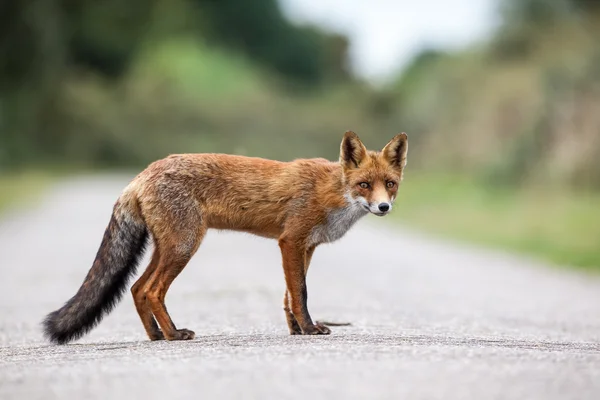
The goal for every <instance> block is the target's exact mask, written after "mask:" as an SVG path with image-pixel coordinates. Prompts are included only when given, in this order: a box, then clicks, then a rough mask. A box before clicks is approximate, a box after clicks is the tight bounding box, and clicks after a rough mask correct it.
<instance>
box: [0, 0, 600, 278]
mask: <svg viewBox="0 0 600 400" xmlns="http://www.w3.org/2000/svg"><path fill="white" fill-rule="evenodd" d="M489 2H490V3H493V4H492V5H491V7H493V9H494V18H491V19H489V21H486V22H485V24H487V25H489V29H487V31H486V32H488V33H487V34H486V35H484V36H483V35H482V37H479V38H474V39H475V40H473V41H471V42H469V43H468V44H467V45H464V46H460V47H456V46H454V47H452V46H449V47H448V46H446V47H445V46H437V45H431V44H427V43H414V44H412V45H413V47H414V48H415V49H417V50H415V51H414V52H413V53H411V56H410V58H409V59H403V60H401V61H402V62H401V63H399V65H398V66H397V68H396V69H395V70H392V72H389V73H388V74H387V75H386V76H385V79H372V77H370V76H367V75H368V74H364V73H362V74H361V73H360V71H357V68H356V65H354V64H356V63H357V60H358V63H359V64H360V62H368V61H369V57H370V56H369V54H367V53H365V54H361V53H360V51H359V52H356V51H355V52H354V53H352V48H353V46H354V44H353V42H352V39H351V37H354V36H352V35H349V34H348V32H355V31H356V32H360V28H361V27H362V25H361V20H360V19H358V20H357V21H356V25H350V26H346V28H347V29H346V30H345V31H344V30H343V29H336V28H337V27H338V26H339V24H337V25H336V24H335V23H331V24H328V22H327V20H324V19H321V20H315V21H312V22H311V21H306V20H303V21H301V22H299V20H297V19H296V20H295V19H293V18H290V16H289V13H286V12H285V10H287V9H290V8H289V4H287V5H286V4H285V3H286V2H285V1H284V2H283V3H279V2H277V1H276V0H252V1H251V0H219V1H217V0H147V1H144V0H129V1H119V0H101V1H100V0H78V1H76V0H47V1H5V2H1V3H0V188H1V191H0V207H4V206H6V205H8V204H10V203H15V202H16V201H19V200H20V199H23V198H25V197H26V196H27V195H28V194H29V195H30V194H31V193H35V192H36V191H39V190H40V188H43V187H44V186H45V184H46V183H47V182H49V181H51V180H52V179H54V178H55V177H56V175H58V176H60V175H61V174H64V173H72V172H78V173H79V172H81V171H86V172H90V171H95V170H105V169H128V170H132V171H137V170H139V169H141V168H143V167H144V166H145V165H147V164H148V163H150V162H152V161H153V160H155V159H158V158H162V157H165V156H166V155H168V154H170V153H178V152H227V153H236V154H245V155H253V156H262V157H269V158H277V159H281V160H291V159H293V158H298V157H326V158H329V159H332V160H333V159H336V158H337V155H338V149H339V142H340V139H341V137H342V135H343V132H344V131H345V130H347V129H352V130H354V131H356V132H357V133H358V134H359V135H360V136H361V138H362V139H363V141H364V142H365V143H366V145H367V147H369V148H380V147H382V146H383V145H384V144H385V143H386V142H387V141H388V140H389V139H390V138H391V137H392V136H393V135H394V134H396V133H398V132H401V131H406V132H407V133H408V134H409V137H410V151H409V165H408V169H407V172H406V179H405V182H404V183H403V187H402V189H401V195H400V197H399V199H398V205H399V206H400V207H397V208H396V211H395V212H394V215H395V216H394V217H393V218H392V220H391V221H390V222H391V223H393V224H399V225H401V224H404V225H408V226H411V227H414V228H418V229H423V230H425V231H428V232H433V233H436V234H440V235H444V236H447V237H451V238H458V239H461V240H467V241H471V242H474V243H478V244H483V245H487V246H492V247H497V248H501V249H508V250H510V251H518V252H522V253H524V254H529V255H533V256H536V257H540V258H542V259H545V260H548V261H551V262H555V263H557V264H560V265H568V266H576V267H584V268H588V269H589V270H600V194H599V189H600V2H598V1H595V0H498V1H493V0H489ZM295 3H298V4H300V3H302V0H296V1H295ZM308 3H310V4H309V5H312V6H315V4H318V2H314V1H310V2H308ZM308 3H307V4H308ZM325 3H327V2H324V4H325ZM358 3H361V2H357V3H356V4H354V5H353V3H352V2H346V3H344V6H343V7H344V10H348V9H350V10H351V9H352V7H358ZM402 3H403V2H398V4H397V5H395V6H393V7H392V6H390V4H391V3H390V2H377V1H375V2H372V4H371V5H365V4H366V3H365V4H362V3H361V7H363V8H364V7H371V8H376V7H381V8H380V9H374V10H371V11H374V12H375V11H377V12H380V13H381V15H382V16H383V15H386V16H387V17H388V18H395V19H396V20H397V23H398V24H403V20H404V19H406V18H413V17H414V16H411V15H404V14H403V10H404V8H403V7H404V6H403V5H402ZM404 3H406V7H407V8H406V9H407V10H408V9H409V8H410V6H409V5H408V2H404ZM441 3H442V1H441V0H440V4H441ZM298 4H296V5H295V6H294V7H298ZM386 4H387V6H386ZM284 6H286V7H287V8H285V9H284ZM300 6H301V4H300ZM386 7H388V9H386ZM467 7H468V5H467ZM435 11H436V9H435V8H431V9H430V12H431V14H432V16H433V14H434V13H435ZM437 11H438V14H439V13H440V10H437ZM340 13H341V10H340ZM335 15H336V12H331V18H332V20H335V18H334V17H335ZM340 15H341V14H340ZM365 16H366V14H365ZM419 16H420V18H422V19H425V20H426V19H427V18H429V16H428V15H427V14H423V13H421V14H420V15H419ZM443 17H444V18H447V19H452V18H455V17H456V16H455V15H454V14H452V12H450V13H446V14H445V15H443ZM432 18H433V17H432ZM365 22H366V19H365ZM457 22H458V24H459V25H460V24H463V23H464V25H465V26H466V25H468V23H469V21H467V20H465V21H457ZM471 22H472V21H471ZM440 29H442V28H440ZM442 33H443V32H442ZM393 35H397V33H395V32H394V31H390V32H388V33H384V34H382V37H381V38H377V37H375V38H373V37H370V38H369V40H371V41H372V43H367V48H368V46H369V45H372V46H380V47H381V46H388V47H390V48H389V51H390V52H392V50H393V49H392V48H391V46H392V45H389V44H386V43H394V41H393V40H392V41H391V42H389V41H388V42H386V41H385V40H383V39H394V37H393ZM380 39H381V40H380ZM407 40H409V39H407ZM363 47H364V46H363ZM383 51H384V52H385V51H386V50H385V49H383ZM352 54H354V56H353V57H351V55H352ZM371 62H372V63H374V64H377V63H378V61H377V60H374V61H373V60H371ZM400 64H401V67H400Z"/></svg>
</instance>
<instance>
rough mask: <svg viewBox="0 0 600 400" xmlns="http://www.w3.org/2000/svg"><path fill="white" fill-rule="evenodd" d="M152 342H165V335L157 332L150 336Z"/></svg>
mask: <svg viewBox="0 0 600 400" xmlns="http://www.w3.org/2000/svg"><path fill="white" fill-rule="evenodd" d="M148 337H149V338H150V340H165V335H163V333H162V332H161V331H155V332H152V333H149V334H148Z"/></svg>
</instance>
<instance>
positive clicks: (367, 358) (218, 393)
mask: <svg viewBox="0 0 600 400" xmlns="http://www.w3.org/2000/svg"><path fill="white" fill-rule="evenodd" d="M126 181H127V179H125V178H123V177H117V176H105V177H95V178H79V179H74V180H70V181H66V182H63V183H61V184H59V185H57V186H56V187H55V188H54V189H53V190H52V191H51V192H50V193H49V194H48V195H47V196H46V197H44V198H43V199H42V201H41V202H40V204H38V205H37V206H36V207H33V208H29V209H24V210H23V211H19V212H14V213H11V214H9V215H7V216H4V217H3V219H2V220H0V399H3V400H8V399H44V400H47V399H54V398H62V399H111V400H117V399H132V398H133V399H137V398H144V399H165V398H168V399H189V398H192V397H195V398H209V399H210V398H219V399H254V398H261V399H306V398H311V399H324V398H330V399H331V398H336V399H337V398H339V399H444V400H447V399H461V400H462V399H544V400H547V399H561V400H565V399H577V400H582V399H595V400H597V399H600V279H598V278H592V277H588V276H585V275H581V274H576V273H574V272H569V271H566V270H559V269H553V268H549V267H546V266H543V265H539V264H536V263H534V262H532V261H528V260H523V259H518V258H515V257H511V256H508V255H503V254H498V253H491V252H486V251H480V250H475V249H473V248H469V247H464V246H458V245H456V244H449V243H442V242H439V241H435V240H432V239H430V238H427V237H424V236H419V235H416V234H414V233H412V232H407V231H403V230H400V229H391V228H390V224H389V223H386V221H384V220H383V219H379V218H377V217H374V216H368V217H366V218H365V219H364V220H362V221H360V222H359V223H358V225H357V226H356V227H355V228H354V229H353V230H352V231H351V232H350V233H349V234H348V235H347V236H346V237H345V238H343V239H342V240H341V241H339V242H337V243H334V244H331V245H327V246H323V247H321V248H319V249H317V251H316V253H315V256H314V258H313V263H312V266H311V269H310V273H309V279H308V287H309V308H310V310H311V313H312V316H313V318H315V319H326V320H335V321H351V322H352V324H353V325H352V326H350V327H337V328H332V330H333V333H332V335H331V336H320V337H314V336H307V337H304V336H289V335H287V327H286V324H285V318H284V315H283V311H282V309H281V298H282V295H283V292H284V281H283V272H282V268H281V266H280V258H279V252H278V246H277V243H276V242H275V241H268V240H265V239H260V238H255V237H252V236H250V235H244V234H234V233H218V232H209V234H208V236H207V238H206V240H205V242H204V243H203V245H202V247H201V248H200V251H199V252H198V254H197V255H196V256H195V257H194V259H193V260H192V262H191V264H190V265H189V266H188V267H187V268H186V270H184V272H183V273H182V275H181V276H180V277H179V278H178V279H177V280H176V281H175V283H174V284H173V286H172V289H171V291H170V292H169V296H167V306H168V307H169V311H170V312H171V315H172V317H173V319H174V320H175V323H176V324H177V325H178V327H180V328H189V329H192V330H194V331H195V332H196V339H195V340H194V341H190V342H149V341H148V340H147V339H146V337H145V334H144V331H143V328H142V325H141V323H140V322H139V320H138V316H137V314H136V312H135V308H134V306H133V302H132V299H131V298H130V296H129V295H127V296H126V298H125V299H124V301H122V302H121V303H120V305H119V306H118V307H117V309H116V310H115V311H114V312H113V313H112V314H111V315H110V316H109V317H107V318H106V319H105V320H104V321H103V322H102V323H101V324H100V326H99V327H98V328H96V330H94V331H93V332H92V333H91V334H89V335H88V336H86V337H85V338H83V339H82V340H80V341H79V342H76V343H75V344H71V345H67V346H55V345H48V344H47V343H46V342H45V341H44V339H43V337H42V335H41V331H40V326H39V323H40V321H41V320H42V318H43V316H44V315H45V314H46V313H48V312H49V311H52V310H54V309H56V308H58V307H59V306H60V305H62V303H63V302H64V301H65V300H67V299H68V298H69V297H70V296H71V295H72V294H74V293H75V290H76V289H77V288H78V287H79V285H80V283H81V281H82V280H83V277H84V275H85V274H86V272H87V270H88V268H89V267H90V265H91V262H92V260H93V258H94V255H95V253H96V250H97V246H98V245H99V243H100V239H101V237H102V234H103V231H104V228H105V226H106V224H107V222H108V218H109V215H110V212H111V207H112V204H113V202H114V200H115V199H116V198H117V196H118V195H119V193H120V191H121V189H122V188H123V186H124V185H125V183H126ZM2 190H5V189H4V188H3V189H2ZM399 201H400V204H401V200H399ZM147 258H148V257H146V259H145V260H147ZM140 273H141V272H140Z"/></svg>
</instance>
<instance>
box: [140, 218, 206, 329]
mask: <svg viewBox="0 0 600 400" xmlns="http://www.w3.org/2000/svg"><path fill="white" fill-rule="evenodd" d="M205 234H206V227H205V226H202V225H200V226H197V227H196V228H195V229H185V230H178V231H177V234H172V235H171V237H169V240H168V241H162V242H160V243H159V244H158V246H159V251H160V260H159V262H158V265H157V267H156V270H155V271H154V272H153V273H152V276H151V277H150V278H149V279H148V281H147V282H146V284H145V286H144V292H145V293H146V296H147V298H148V302H149V304H150V309H151V310H152V314H154V318H156V321H157V322H158V325H160V328H161V330H162V333H163V335H164V337H165V339H167V340H190V339H193V338H194V337H195V333H194V332H193V331H191V330H189V329H177V328H176V327H175V324H174V323H173V320H172V319H171V317H170V316H169V313H168V311H167V307H166V306H165V296H166V295H167V291H168V290H169V287H170V286H171V284H172V283H173V281H174V280H175V278H176V277H177V276H178V275H179V274H180V273H181V271H183V269H184V268H185V266H186V265H187V264H188V262H189V261H190V259H191V258H192V256H193V255H194V253H196V250H198V247H199V246H200V243H201V242H202V239H203V238H204V235H205Z"/></svg>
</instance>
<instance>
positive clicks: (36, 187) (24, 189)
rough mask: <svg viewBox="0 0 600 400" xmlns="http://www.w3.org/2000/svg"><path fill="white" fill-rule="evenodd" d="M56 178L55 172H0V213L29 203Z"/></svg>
mask: <svg viewBox="0 0 600 400" xmlns="http://www.w3.org/2000/svg"><path fill="white" fill-rule="evenodd" d="M54 179H56V174H54V173H49V172H44V171H40V170H36V171H33V170H31V171H21V172H16V173H10V172H9V173H0V188H2V190H0V215H2V214H4V213H5V212H6V211H7V210H9V209H11V208H13V207H17V206H22V205H30V204H31V203H32V202H34V201H35V199H36V198H39V195H40V194H41V193H43V191H44V190H46V189H47V188H48V186H49V185H50V184H51V183H52V182H53V181H54Z"/></svg>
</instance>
